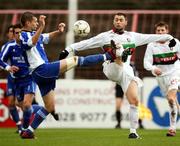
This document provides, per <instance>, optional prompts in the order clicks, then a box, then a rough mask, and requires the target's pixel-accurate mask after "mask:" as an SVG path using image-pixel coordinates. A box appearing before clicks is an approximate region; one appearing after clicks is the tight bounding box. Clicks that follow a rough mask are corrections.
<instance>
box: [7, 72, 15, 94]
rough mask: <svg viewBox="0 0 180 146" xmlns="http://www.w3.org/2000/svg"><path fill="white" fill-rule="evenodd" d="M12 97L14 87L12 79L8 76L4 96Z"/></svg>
mask: <svg viewBox="0 0 180 146" xmlns="http://www.w3.org/2000/svg"><path fill="white" fill-rule="evenodd" d="M11 95H12V96H14V95H15V85H14V79H13V78H12V77H11V75H10V74H9V75H8V77H7V91H6V96H11Z"/></svg>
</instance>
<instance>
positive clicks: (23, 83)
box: [15, 76, 36, 102]
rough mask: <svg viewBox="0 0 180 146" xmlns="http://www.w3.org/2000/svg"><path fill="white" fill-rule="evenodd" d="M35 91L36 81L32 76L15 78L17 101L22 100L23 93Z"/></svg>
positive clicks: (33, 92)
mask: <svg viewBox="0 0 180 146" xmlns="http://www.w3.org/2000/svg"><path fill="white" fill-rule="evenodd" d="M35 92H36V83H35V82H34V81H33V79H32V76H27V77H24V78H18V79H15V96H16V98H17V100H18V101H19V102H20V101H23V100H24V95H25V94H35Z"/></svg>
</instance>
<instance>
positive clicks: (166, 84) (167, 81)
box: [156, 71, 179, 96]
mask: <svg viewBox="0 0 180 146" xmlns="http://www.w3.org/2000/svg"><path fill="white" fill-rule="evenodd" d="M156 79H157V82H158V84H159V86H160V88H161V91H162V94H163V95H164V96H167V93H168V91H169V90H172V89H177V90H178V84H179V76H178V72H177V71H175V72H173V73H172V74H170V75H165V76H157V77H156Z"/></svg>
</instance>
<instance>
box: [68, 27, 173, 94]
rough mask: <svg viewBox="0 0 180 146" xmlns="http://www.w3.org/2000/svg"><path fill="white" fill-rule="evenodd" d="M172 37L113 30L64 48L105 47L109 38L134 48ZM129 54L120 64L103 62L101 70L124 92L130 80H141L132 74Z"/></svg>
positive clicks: (70, 49)
mask: <svg viewBox="0 0 180 146" xmlns="http://www.w3.org/2000/svg"><path fill="white" fill-rule="evenodd" d="M172 38H173V37H172V36H171V35H168V34H165V35H157V34H141V33H136V32H128V31H125V32H124V33H123V34H117V33H115V32H113V30H110V31H107V32H103V33H101V34H99V35H97V36H95V37H92V38H90V39H87V40H84V41H81V42H78V43H74V44H72V45H70V46H68V47H67V48H66V50H67V51H68V52H70V51H74V52H76V51H81V50H87V49H93V48H102V49H103V48H105V47H106V46H110V42H111V40H114V41H115V43H116V44H122V46H123V48H124V49H126V48H135V47H137V46H141V45H144V44H147V43H150V42H154V41H168V40H171V39H172ZM130 58H131V55H129V57H128V61H127V62H126V63H124V64H123V65H122V66H121V65H118V64H116V63H114V62H113V63H108V62H104V64H103V72H104V74H105V75H106V76H107V78H108V79H110V80H112V81H114V82H116V83H117V84H119V85H121V87H122V89H123V91H124V93H126V91H127V89H128V87H129V84H130V83H131V81H132V80H135V81H136V82H137V84H138V85H140V84H141V80H140V79H139V78H137V77H135V76H134V73H133V69H132V67H131V66H130V65H129V64H130Z"/></svg>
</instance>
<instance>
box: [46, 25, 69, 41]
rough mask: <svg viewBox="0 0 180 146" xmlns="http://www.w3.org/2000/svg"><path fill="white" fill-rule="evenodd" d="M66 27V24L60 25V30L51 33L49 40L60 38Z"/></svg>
mask: <svg viewBox="0 0 180 146" xmlns="http://www.w3.org/2000/svg"><path fill="white" fill-rule="evenodd" d="M65 27H66V25H65V23H59V25H58V29H57V30H55V31H53V32H50V33H49V38H50V39H52V38H54V37H56V36H58V35H59V34H61V33H63V32H64V29H65Z"/></svg>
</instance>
